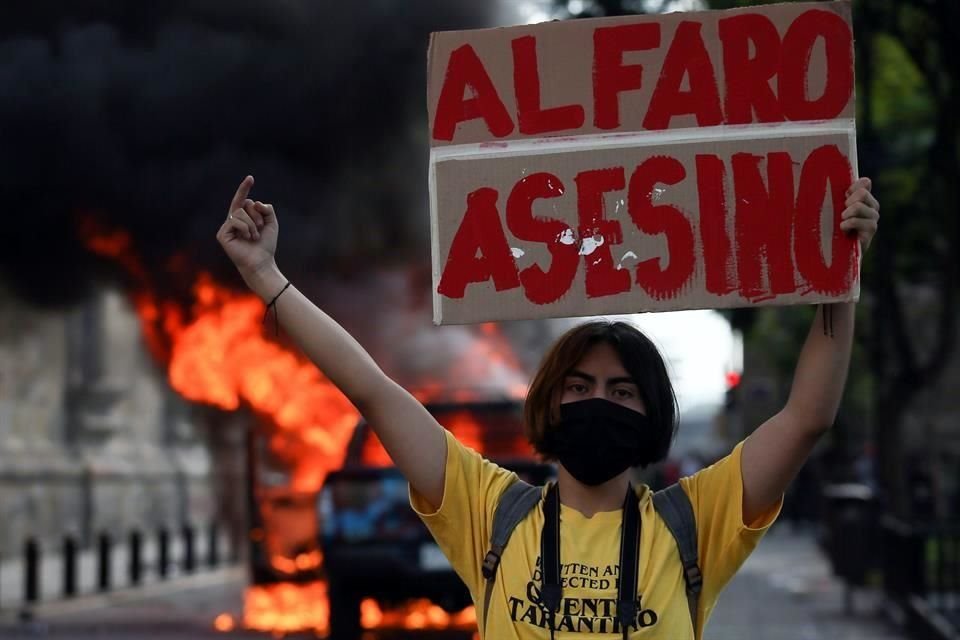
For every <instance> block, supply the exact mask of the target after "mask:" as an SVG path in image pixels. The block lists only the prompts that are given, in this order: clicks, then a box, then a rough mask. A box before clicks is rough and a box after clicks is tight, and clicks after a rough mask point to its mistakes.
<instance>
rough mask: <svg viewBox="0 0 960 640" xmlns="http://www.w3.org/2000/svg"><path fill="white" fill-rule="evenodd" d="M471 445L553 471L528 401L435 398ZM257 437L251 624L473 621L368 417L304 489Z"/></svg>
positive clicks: (339, 631) (333, 626)
mask: <svg viewBox="0 0 960 640" xmlns="http://www.w3.org/2000/svg"><path fill="white" fill-rule="evenodd" d="M426 407H427V409H428V410H429V411H430V412H431V413H432V414H433V416H434V417H435V418H436V419H437V420H438V421H439V422H440V423H441V424H443V425H444V426H445V427H446V428H448V429H449V430H450V431H451V432H452V433H453V434H454V435H456V436H457V438H459V439H460V440H461V441H462V442H464V443H465V444H467V445H469V446H471V447H473V448H475V449H477V450H478V451H483V452H484V453H485V455H487V456H488V457H490V458H491V459H493V460H495V461H496V462H498V463H499V464H502V465H504V466H505V467H507V468H509V469H512V470H514V471H516V472H517V473H518V474H519V475H520V476H521V477H522V478H524V479H525V480H527V481H528V482H532V483H539V484H542V483H544V482H546V481H547V480H548V479H549V477H550V476H551V475H552V473H553V469H552V467H551V466H550V465H547V464H543V463H540V462H539V461H538V460H537V459H536V457H535V456H534V453H533V451H532V449H531V448H530V446H529V444H528V443H527V442H526V439H525V438H524V436H523V432H522V427H521V425H522V413H521V410H522V404H521V402H520V401H519V400H518V399H514V398H506V397H498V398H484V397H481V396H475V397H472V399H470V400H462V399H461V400H448V401H433V402H427V403H426ZM269 435H270V431H268V430H262V431H260V432H254V434H253V435H252V436H251V439H250V448H249V454H250V473H249V474H248V478H249V483H248V491H249V496H250V507H251V515H252V520H251V554H250V575H251V583H252V584H251V588H250V590H249V592H248V594H247V603H246V605H247V606H246V612H247V615H246V623H247V626H248V627H250V626H252V627H254V628H261V629H267V628H269V629H271V630H273V631H276V630H278V629H282V630H286V631H295V630H303V629H312V630H314V631H320V632H325V633H326V632H328V633H329V634H330V635H331V637H334V638H338V639H340V638H343V639H349V638H357V637H360V634H361V633H362V631H363V630H364V629H370V628H376V627H399V628H449V627H455V628H466V629H469V628H472V627H473V626H474V625H475V623H476V616H475V613H474V611H473V607H472V606H471V601H470V594H469V592H468V591H467V589H466V587H465V586H464V585H463V583H462V582H461V580H460V578H459V577H458V576H457V575H456V573H455V572H454V571H453V569H452V568H451V567H450V564H449V563H448V562H447V560H446V558H445V557H444V556H443V554H442V553H441V551H440V549H439V547H438V546H437V545H436V543H435V542H433V539H432V538H431V537H430V534H429V532H428V531H427V528H426V527H425V526H424V525H423V523H422V522H421V521H420V520H419V518H418V517H417V516H416V514H415V513H414V512H413V510H412V509H411V508H410V505H409V502H408V495H407V491H408V489H407V482H406V480H405V479H404V478H403V476H402V475H400V472H399V471H398V470H397V469H396V468H395V467H394V466H393V464H392V462H391V461H390V458H389V456H388V455H387V453H386V451H385V450H384V449H383V446H382V445H381V444H380V441H379V440H378V439H377V437H376V434H375V433H374V432H373V430H372V429H371V428H370V427H369V425H368V424H367V423H366V422H365V421H364V420H363V419H362V418H360V419H358V421H357V423H356V426H355V428H354V430H353V433H352V437H351V438H350V441H349V443H348V445H347V446H346V455H345V459H344V463H343V466H342V467H341V468H340V469H338V470H336V471H333V472H331V473H330V474H329V475H327V477H326V480H325V481H324V483H323V486H322V489H320V490H319V492H318V491H316V490H303V489H302V488H300V489H298V488H297V485H296V483H295V478H294V477H293V476H292V475H291V474H290V472H289V469H287V468H286V467H285V465H284V463H283V461H282V460H280V459H278V457H277V456H276V455H275V454H274V452H273V450H272V449H271V448H270V446H269Z"/></svg>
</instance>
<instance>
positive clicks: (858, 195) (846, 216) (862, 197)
mask: <svg viewBox="0 0 960 640" xmlns="http://www.w3.org/2000/svg"><path fill="white" fill-rule="evenodd" d="M872 188H873V182H872V181H871V180H870V178H860V179H859V180H857V181H856V182H854V183H853V184H852V185H850V188H849V189H847V200H846V202H845V204H846V206H847V208H846V209H844V210H843V213H842V214H841V216H840V217H841V219H842V220H843V222H841V223H840V229H842V230H843V231H846V232H847V233H850V232H854V231H855V232H856V233H857V237H858V238H859V240H860V250H861V253H866V252H867V249H869V248H870V242H871V241H872V240H873V236H874V234H876V233H877V224H878V223H879V221H880V203H879V202H877V199H876V198H875V197H874V196H873V194H872V193H870V190H871V189H872Z"/></svg>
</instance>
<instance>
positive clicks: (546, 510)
mask: <svg viewBox="0 0 960 640" xmlns="http://www.w3.org/2000/svg"><path fill="white" fill-rule="evenodd" d="M540 562H541V563H542V566H541V567H540V569H541V571H540V576H541V577H540V604H541V605H543V609H544V611H545V613H546V616H547V625H548V626H549V627H550V640H553V638H554V637H555V635H556V630H557V626H556V613H557V611H559V610H560V599H561V597H562V596H563V587H562V586H561V584H560V489H559V488H558V487H557V485H556V484H551V485H550V487H549V488H548V489H547V498H546V502H545V503H544V505H543V530H542V531H541V532H540Z"/></svg>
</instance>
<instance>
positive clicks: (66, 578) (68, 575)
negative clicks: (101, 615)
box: [63, 536, 77, 598]
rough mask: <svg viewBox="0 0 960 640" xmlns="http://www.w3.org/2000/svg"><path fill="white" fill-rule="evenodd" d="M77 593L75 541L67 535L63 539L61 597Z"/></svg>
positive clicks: (70, 596)
mask: <svg viewBox="0 0 960 640" xmlns="http://www.w3.org/2000/svg"><path fill="white" fill-rule="evenodd" d="M75 595H77V541H76V540H74V539H73V538H72V537H70V536H67V537H66V538H64V539H63V597H64V598H72V597H73V596H75Z"/></svg>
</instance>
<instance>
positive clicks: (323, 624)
mask: <svg viewBox="0 0 960 640" xmlns="http://www.w3.org/2000/svg"><path fill="white" fill-rule="evenodd" d="M244 597H245V601H244V614H243V624H244V626H245V627H246V628H247V629H254V630H258V631H270V632H273V633H290V632H297V631H301V632H302V631H313V632H315V633H318V634H326V633H328V632H329V630H330V607H329V604H328V601H327V583H326V582H324V581H317V582H311V583H307V584H293V583H279V584H272V585H254V586H252V587H250V588H249V589H247V592H246V594H245V596H244ZM221 617H222V616H221ZM218 620H219V618H218ZM476 624H477V613H476V610H475V609H474V607H472V606H470V607H467V608H466V609H464V610H463V611H459V612H456V613H447V612H446V611H444V610H443V609H441V608H440V607H439V606H437V605H435V604H433V603H432V602H430V601H429V600H425V599H420V600H413V601H411V602H408V603H406V604H404V605H403V606H400V607H397V608H391V609H382V608H381V607H380V605H379V604H378V603H377V601H376V600H374V599H372V598H366V599H364V600H363V601H362V602H361V603H360V625H361V626H362V627H363V628H364V629H473V628H476Z"/></svg>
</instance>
